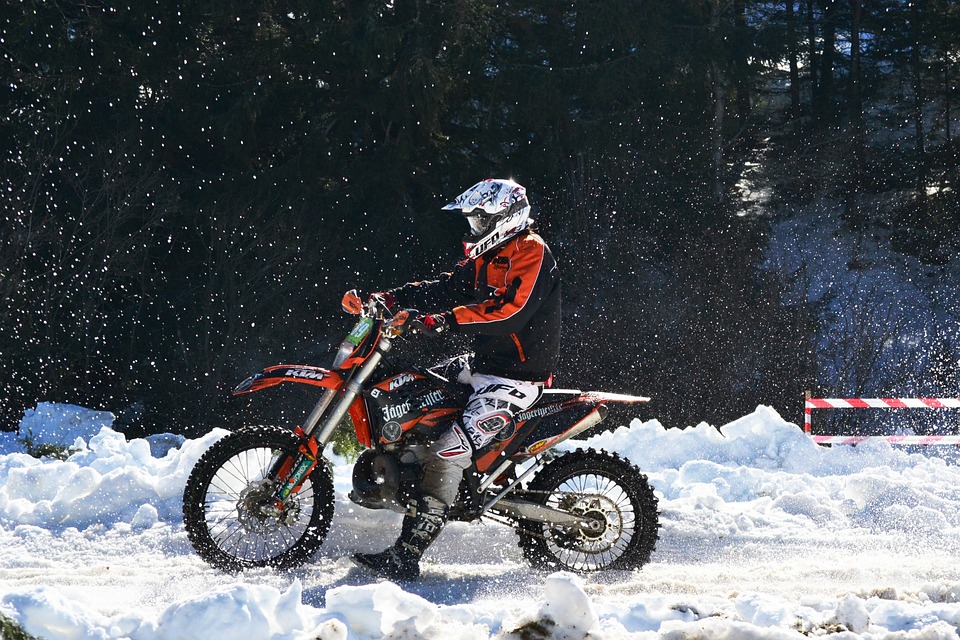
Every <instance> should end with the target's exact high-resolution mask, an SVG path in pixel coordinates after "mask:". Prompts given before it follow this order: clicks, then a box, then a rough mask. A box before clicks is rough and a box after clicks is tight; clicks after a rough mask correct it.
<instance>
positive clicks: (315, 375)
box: [283, 369, 327, 380]
mask: <svg viewBox="0 0 960 640" xmlns="http://www.w3.org/2000/svg"><path fill="white" fill-rule="evenodd" d="M283 375H284V376H286V377H287V378H306V379H308V380H323V379H324V378H326V377H327V376H326V374H325V373H324V372H322V371H313V370H311V369H287V370H286V371H285V372H284V373H283Z"/></svg>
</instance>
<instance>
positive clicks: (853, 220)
mask: <svg viewBox="0 0 960 640" xmlns="http://www.w3.org/2000/svg"><path fill="white" fill-rule="evenodd" d="M849 2H850V84H849V86H848V94H849V95H848V102H849V105H848V108H849V113H850V137H851V142H852V145H851V151H852V156H853V157H852V158H851V162H850V164H849V165H848V167H847V171H848V175H847V179H846V191H847V193H846V218H847V221H848V223H849V224H851V225H852V226H854V227H860V226H861V225H862V224H863V223H864V220H862V216H861V211H860V187H861V184H862V176H863V162H864V158H863V153H864V143H863V97H862V93H861V89H860V82H861V73H860V21H861V18H862V17H863V0H849Z"/></svg>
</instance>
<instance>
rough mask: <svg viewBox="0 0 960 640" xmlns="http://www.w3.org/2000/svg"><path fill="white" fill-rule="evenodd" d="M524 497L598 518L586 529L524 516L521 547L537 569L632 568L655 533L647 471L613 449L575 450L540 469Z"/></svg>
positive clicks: (640, 563)
mask: <svg viewBox="0 0 960 640" xmlns="http://www.w3.org/2000/svg"><path fill="white" fill-rule="evenodd" d="M527 491H529V492H530V493H528V494H524V498H525V499H526V500H529V501H531V502H536V503H538V504H542V505H546V506H549V507H552V508H554V509H559V510H561V511H567V512H570V513H576V514H578V515H581V516H583V515H586V516H588V517H593V518H595V519H596V520H597V525H598V527H597V530H596V531H591V532H586V531H578V530H574V529H570V528H567V527H558V526H556V525H551V524H546V523H542V522H534V521H532V520H523V521H521V522H520V523H519V526H518V527H517V532H518V533H519V535H520V548H521V549H522V550H523V555H524V557H525V558H526V559H527V561H528V562H530V564H531V565H532V566H534V567H536V568H539V569H549V570H554V571H556V570H561V569H565V570H569V571H574V572H581V573H582V572H588V571H600V570H605V569H615V570H629V569H636V568H639V567H641V566H643V565H644V564H646V563H647V562H649V560H650V555H651V554H652V553H653V550H654V547H656V544H657V539H658V538H659V527H660V524H659V512H658V511H657V497H656V496H655V495H654V493H653V487H651V486H650V484H649V483H648V482H647V476H645V475H643V474H642V473H641V472H640V470H639V469H638V468H637V467H635V466H634V465H633V464H631V463H629V462H627V461H626V460H624V459H623V458H621V457H619V456H618V455H617V454H615V453H607V452H598V451H594V450H592V449H587V450H583V449H579V450H577V451H575V452H573V453H568V454H565V455H563V456H561V457H560V458H557V459H556V460H554V461H553V462H551V463H549V464H548V465H547V466H545V467H544V468H543V469H541V470H540V471H539V472H538V473H537V475H536V476H535V477H534V479H533V480H532V481H531V482H530V485H529V486H528V487H527Z"/></svg>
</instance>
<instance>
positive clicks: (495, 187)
mask: <svg viewBox="0 0 960 640" xmlns="http://www.w3.org/2000/svg"><path fill="white" fill-rule="evenodd" d="M444 209H448V210H459V211H460V212H461V213H462V214H463V216H464V217H465V218H466V219H467V222H468V223H469V224H470V231H469V232H468V233H467V235H465V236H464V237H463V252H464V253H465V254H466V255H467V257H468V258H476V257H477V256H479V255H480V254H482V253H483V252H484V251H487V250H488V249H492V248H493V247H496V246H497V245H499V244H500V243H501V242H503V241H504V240H508V239H510V238H512V237H513V236H515V235H517V234H518V233H520V232H521V231H523V230H524V229H526V228H527V227H529V226H530V225H531V224H533V220H532V219H531V218H530V202H529V201H528V200H527V190H526V189H524V188H523V187H522V186H520V185H519V184H517V183H516V182H514V181H513V180H495V179H493V178H489V179H487V180H484V181H483V182H478V183H477V184H475V185H473V186H472V187H470V188H469V189H467V190H466V191H464V192H463V193H461V194H460V195H459V196H457V199H456V200H454V201H453V202H451V203H450V204H448V205H447V206H445V207H444Z"/></svg>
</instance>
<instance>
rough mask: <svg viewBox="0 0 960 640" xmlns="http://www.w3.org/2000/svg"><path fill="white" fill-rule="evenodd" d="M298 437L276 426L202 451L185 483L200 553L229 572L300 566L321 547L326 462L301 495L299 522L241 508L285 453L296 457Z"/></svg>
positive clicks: (188, 524) (327, 495)
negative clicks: (268, 567) (246, 498)
mask: <svg viewBox="0 0 960 640" xmlns="http://www.w3.org/2000/svg"><path fill="white" fill-rule="evenodd" d="M299 445H300V439H299V438H298V437H297V436H296V435H294V434H293V433H292V432H290V431H288V430H286V429H281V428H278V427H268V426H262V427H249V428H246V429H242V430H240V431H237V432H234V433H231V434H229V435H227V436H225V437H223V438H222V439H220V440H219V441H217V442H216V443H215V444H214V445H213V446H212V447H210V448H209V449H208V450H207V451H206V453H204V454H203V455H202V456H201V457H200V460H199V461H198V462H197V464H196V466H195V467H194V468H193V471H192V472H191V474H190V477H189V478H188V480H187V484H186V488H185V489H184V494H183V525H184V528H185V529H186V531H187V536H188V537H189V538H190V542H191V543H192V544H193V547H194V549H195V550H196V552H197V554H198V555H199V556H200V557H201V558H203V559H204V560H205V561H206V562H208V563H210V564H211V565H213V566H214V567H217V568H218V569H221V570H223V571H231V572H232V571H239V570H241V569H244V568H247V567H264V566H270V567H275V568H278V569H289V568H293V567H297V566H299V565H301V564H303V563H304V562H306V561H307V560H309V558H310V557H311V556H312V555H313V554H314V553H315V552H316V551H317V549H319V548H320V545H321V544H323V540H324V538H326V536H327V532H328V531H329V529H330V523H331V520H332V519H333V508H334V491H333V476H332V474H331V472H330V470H329V468H328V467H327V465H326V464H325V463H324V461H323V459H322V458H321V459H320V460H319V462H318V463H317V465H316V466H315V467H314V469H313V470H312V471H311V472H310V474H309V475H308V476H307V478H306V479H305V480H304V483H303V487H302V489H301V490H300V491H299V492H298V493H297V494H296V495H295V497H294V498H293V500H294V501H295V505H296V511H295V512H294V513H295V516H293V518H295V521H293V522H281V521H279V520H277V519H275V518H274V519H270V518H266V517H263V516H260V515H250V512H249V511H246V510H244V509H243V506H242V505H243V504H244V503H243V497H242V496H243V495H244V493H243V492H244V491H247V492H248V493H249V491H250V490H251V489H250V488H251V487H253V488H254V490H255V488H256V483H257V482H258V481H261V480H263V479H264V477H265V476H266V475H267V473H268V472H269V470H270V469H271V468H272V466H273V464H274V462H275V461H276V460H277V459H278V456H280V455H286V454H296V452H297V450H298V447H299Z"/></svg>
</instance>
